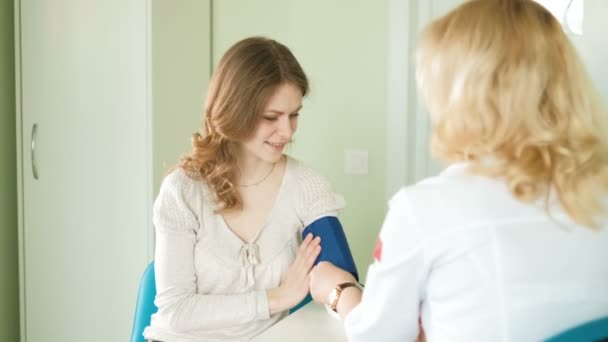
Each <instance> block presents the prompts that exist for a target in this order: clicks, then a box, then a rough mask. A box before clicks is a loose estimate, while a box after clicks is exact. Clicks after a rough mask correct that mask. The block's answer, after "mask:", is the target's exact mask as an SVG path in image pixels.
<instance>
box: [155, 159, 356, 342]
mask: <svg viewBox="0 0 608 342" xmlns="http://www.w3.org/2000/svg"><path fill="white" fill-rule="evenodd" d="M344 205H345V204H344V199H343V198H342V197H341V196H339V195H337V194H335V193H334V192H333V191H332V190H331V187H330V185H329V182H328V181H327V180H326V179H325V178H323V177H322V176H320V175H319V174H318V173H316V172H314V171H313V170H311V169H310V168H307V167H305V166H303V165H302V164H301V163H299V162H298V161H297V160H295V159H292V158H290V157H288V158H287V165H286V168H285V174H284V176H283V180H282V184H281V186H280V188H279V193H278V195H277V198H276V201H275V203H274V206H273V208H272V209H271V212H270V215H269V217H268V219H267V221H266V223H265V225H264V227H263V229H261V230H260V232H259V234H258V235H257V236H256V237H255V238H254V239H252V242H250V243H245V242H243V241H242V240H241V239H240V238H239V237H237V236H236V235H235V234H234V233H233V232H232V231H231V230H230V229H229V228H228V226H227V225H226V222H225V221H224V219H223V217H222V216H221V215H219V214H216V213H214V210H215V208H216V205H215V204H214V202H213V201H212V197H211V193H210V192H209V191H208V190H207V188H206V186H205V184H204V182H202V181H197V180H193V179H191V178H189V177H188V176H187V175H186V174H185V173H184V171H183V170H181V169H177V170H175V171H174V172H172V173H171V174H170V175H169V176H167V178H166V179H165V180H164V182H163V184H162V186H161V190H160V193H159V195H158V197H157V199H156V201H155V204H154V225H155V227H156V256H155V271H156V288H157V295H156V300H155V304H156V305H157V306H158V312H157V313H156V314H154V315H153V316H152V322H151V325H150V326H149V327H147V328H146V329H145V331H144V336H145V337H146V338H147V339H153V340H160V341H165V342H182V341H184V342H191V341H246V340H249V339H251V338H252V337H254V336H256V335H258V334H259V333H261V332H262V331H264V330H266V329H267V328H269V327H270V326H272V325H273V324H275V323H276V322H277V321H279V320H280V319H282V318H283V317H285V316H286V315H287V312H283V313H279V314H275V315H272V316H270V315H269V308H268V302H267V298H266V290H267V289H270V288H273V287H277V286H278V285H279V284H280V281H281V277H282V276H283V275H284V274H285V272H286V271H287V269H288V267H289V265H290V264H291V263H292V262H293V260H294V259H295V255H296V252H297V249H298V247H299V245H300V243H301V240H302V239H301V234H302V231H303V229H304V227H306V226H307V225H308V224H310V223H312V222H314V221H315V220H316V219H317V218H320V217H323V216H336V215H337V214H338V212H339V211H340V210H342V209H343V208H344Z"/></svg>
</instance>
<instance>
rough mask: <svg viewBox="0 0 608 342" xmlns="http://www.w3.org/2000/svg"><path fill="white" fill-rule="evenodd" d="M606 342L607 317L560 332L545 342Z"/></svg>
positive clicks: (607, 331) (607, 334) (607, 333)
mask: <svg viewBox="0 0 608 342" xmlns="http://www.w3.org/2000/svg"><path fill="white" fill-rule="evenodd" d="M574 341H576V342H591V341H593V342H595V341H608V317H604V318H600V319H597V320H595V321H591V322H588V323H584V324H581V325H579V326H576V327H573V328H570V329H568V330H566V331H564V332H561V333H559V334H557V335H555V336H553V337H551V338H549V339H548V340H547V341H546V342H574Z"/></svg>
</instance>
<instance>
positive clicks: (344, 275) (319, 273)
mask: <svg viewBox="0 0 608 342" xmlns="http://www.w3.org/2000/svg"><path fill="white" fill-rule="evenodd" d="M347 282H354V283H356V282H357V280H356V279H355V277H353V275H352V274H350V273H349V272H346V271H345V270H343V269H341V268H339V267H336V266H334V264H332V263H331V262H327V261H322V262H320V263H319V264H318V265H317V266H315V267H313V269H312V271H310V294H311V295H312V298H313V299H314V300H315V302H317V303H320V304H325V305H328V304H329V303H328V297H329V293H330V292H331V290H333V289H335V288H336V286H338V285H339V284H342V283H347Z"/></svg>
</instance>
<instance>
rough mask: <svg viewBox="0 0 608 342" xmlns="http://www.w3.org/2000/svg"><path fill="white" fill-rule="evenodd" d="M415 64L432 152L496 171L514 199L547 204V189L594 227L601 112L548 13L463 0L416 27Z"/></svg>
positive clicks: (603, 161) (502, 2) (601, 191)
mask: <svg viewBox="0 0 608 342" xmlns="http://www.w3.org/2000/svg"><path fill="white" fill-rule="evenodd" d="M416 60H417V81H418V86H419V89H420V90H421V93H422V95H423V97H424V99H425V102H426V103H427V106H428V109H429V112H430V116H431V120H432V121H433V126H434V130H433V134H432V138H431V150H432V152H433V154H434V155H435V156H437V157H438V158H440V159H442V160H444V161H447V162H454V161H462V160H466V161H469V162H471V163H472V166H473V167H472V169H473V170H474V171H476V172H480V173H483V174H486V175H491V176H494V177H503V178H504V179H506V181H507V183H508V186H509V189H510V191H511V192H512V194H513V195H514V196H515V197H516V198H518V199H520V200H523V201H533V200H536V199H538V198H539V197H540V196H545V199H546V202H545V203H548V202H547V201H548V196H549V193H550V192H551V191H555V193H556V195H557V197H558V199H559V203H560V204H561V206H562V207H563V208H564V210H565V211H566V212H567V213H568V214H569V216H570V217H571V218H572V219H573V220H575V221H576V222H578V223H580V224H583V225H586V226H589V227H596V226H597V219H598V218H599V216H601V215H603V213H604V206H603V203H602V202H603V196H604V195H605V193H606V191H607V190H608V144H607V141H606V137H605V135H606V134H607V133H608V131H607V130H606V123H605V121H604V120H605V116H606V112H605V111H604V109H603V108H602V106H601V103H600V100H599V96H598V94H597V92H596V90H595V89H594V88H593V86H592V83H591V81H590V79H589V77H588V75H587V73H586V71H585V68H584V67H583V65H582V63H581V61H580V60H579V58H578V56H577V54H576V51H575V49H574V47H573V46H572V44H571V43H570V41H569V40H568V38H567V36H566V35H565V33H564V31H563V29H562V28H561V25H560V23H559V22H558V21H557V20H556V19H555V18H554V17H553V16H552V15H551V13H550V12H549V11H548V10H546V9H545V8H543V7H542V6H540V5H539V4H537V3H535V2H533V1H531V0H473V1H468V2H466V3H464V4H462V5H461V6H459V7H458V8H456V9H455V10H453V11H452V12H450V13H448V14H447V15H445V16H444V17H442V18H439V19H438V20H436V21H434V22H432V23H431V24H430V25H429V26H428V27H427V28H426V29H425V31H424V32H423V34H422V37H421V40H420V43H419V46H418V49H417V55H416ZM486 159H492V160H495V161H497V162H496V163H485V160H486ZM547 205H548V204H547Z"/></svg>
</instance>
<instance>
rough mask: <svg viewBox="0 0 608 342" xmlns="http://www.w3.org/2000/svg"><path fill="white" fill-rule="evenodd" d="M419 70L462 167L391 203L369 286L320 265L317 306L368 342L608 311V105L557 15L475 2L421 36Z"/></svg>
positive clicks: (500, 337) (494, 0)
mask: <svg viewBox="0 0 608 342" xmlns="http://www.w3.org/2000/svg"><path fill="white" fill-rule="evenodd" d="M417 77H418V84H419V88H420V90H421V93H422V94H423V95H424V99H425V101H426V104H427V106H428V109H429V112H430V116H431V119H432V122H433V126H434V132H433V137H432V150H433V152H434V154H435V155H436V156H438V157H439V158H441V159H442V160H444V161H446V162H447V163H449V164H450V166H449V167H448V168H447V169H446V170H445V171H444V172H443V173H441V174H440V175H439V176H437V177H432V178H430V179H427V180H425V181H423V182H420V183H418V184H416V185H413V186H411V187H407V188H404V189H402V190H401V191H400V192H398V193H397V194H396V195H395V197H394V198H393V199H392V200H391V203H390V208H389V211H388V214H387V217H386V219H385V222H384V225H383V227H382V230H381V233H380V238H379V241H378V245H377V247H376V252H375V257H376V260H375V262H374V264H373V265H372V266H371V267H370V269H369V273H368V276H367V282H366V288H365V291H364V292H363V294H362V292H361V290H359V289H358V287H356V286H352V285H345V284H348V283H353V282H354V279H353V278H352V277H351V276H350V275H349V274H348V273H346V272H343V271H341V270H339V269H336V268H334V267H333V266H332V265H331V264H329V263H320V264H319V265H318V266H316V267H315V268H314V269H313V271H312V272H311V292H312V295H313V297H314V298H315V300H317V301H319V302H321V303H326V304H334V305H335V306H336V310H337V311H338V313H339V314H340V315H341V316H342V317H345V322H344V326H345V329H346V333H347V335H348V337H349V340H350V341H356V342H358V341H378V342H380V341H413V340H414V339H415V338H416V337H417V336H418V334H419V324H418V321H419V317H421V319H422V325H423V327H424V331H425V333H426V338H427V340H428V341H431V342H432V341H540V340H545V339H547V338H549V337H550V336H552V335H553V334H556V333H558V332H560V331H562V330H565V329H567V328H570V327H572V326H575V325H578V324H580V323H583V322H586V321H590V320H593V319H596V318H599V317H603V316H608V292H607V289H608V263H607V262H606V260H608V248H607V246H608V227H607V225H608V224H607V221H606V210H605V209H606V203H607V199H608V197H607V190H608V143H607V139H608V130H607V126H606V122H605V120H606V115H607V113H606V112H605V111H604V110H603V109H602V107H601V106H600V103H599V98H598V96H597V93H596V91H595V90H594V89H593V86H592V85H591V82H590V80H589V78H588V76H587V74H586V72H585V69H584V68H583V66H582V64H581V62H580V60H579V58H578V57H577V54H576V51H575V49H574V47H573V46H572V44H571V43H570V42H569V41H568V38H567V37H566V35H565V34H564V31H563V29H562V28H561V26H560V24H559V22H558V21H557V20H556V19H555V18H554V17H553V16H552V15H551V14H550V13H549V11H547V10H546V9H545V8H543V7H542V6H540V5H538V4H537V3H535V2H533V1H531V0H473V1H467V2H465V3H464V4H462V5H461V6H459V7H458V8H457V9H455V10H453V11H452V12H450V13H448V14H447V15H446V16H444V17H442V18H440V19H438V20H436V21H434V22H433V23H431V24H430V25H429V26H428V27H427V28H426V30H425V31H424V33H423V34H422V37H421V39H420V43H419V47H418V52H417ZM336 287H338V289H337V290H336ZM339 290H342V291H341V292H340V291H339ZM361 295H362V297H361Z"/></svg>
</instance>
